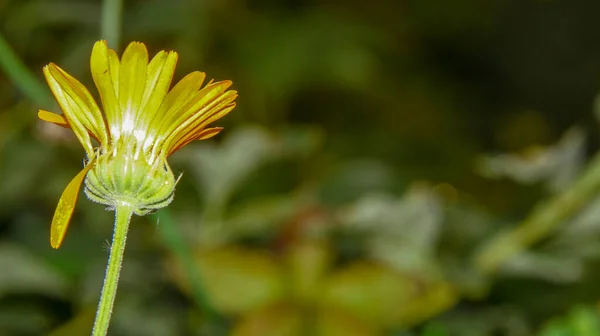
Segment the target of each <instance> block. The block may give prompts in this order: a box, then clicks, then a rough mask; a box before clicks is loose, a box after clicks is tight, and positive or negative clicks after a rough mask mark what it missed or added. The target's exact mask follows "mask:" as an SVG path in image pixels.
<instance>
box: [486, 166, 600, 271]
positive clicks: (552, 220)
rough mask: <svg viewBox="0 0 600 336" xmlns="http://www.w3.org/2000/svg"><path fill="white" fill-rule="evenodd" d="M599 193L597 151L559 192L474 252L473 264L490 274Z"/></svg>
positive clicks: (540, 238) (599, 172) (599, 179)
mask: <svg viewBox="0 0 600 336" xmlns="http://www.w3.org/2000/svg"><path fill="white" fill-rule="evenodd" d="M598 192H600V154H597V155H596V157H595V158H594V159H593V160H592V161H591V162H590V163H589V164H588V166H587V169H586V170H585V171H584V172H583V173H582V174H581V175H580V176H579V178H578V179H577V180H576V181H575V182H574V183H573V185H571V187H570V188H568V189H567V190H565V191H563V192H562V193H560V194H558V195H556V196H553V197H552V198H551V199H549V200H547V201H545V202H543V203H541V204H539V205H538V206H537V207H536V208H535V209H534V210H533V211H532V212H531V213H530V214H529V216H528V217H527V218H525V220H524V221H523V222H521V223H520V224H519V225H518V226H517V227H515V228H513V229H511V230H508V231H503V232H500V233H499V234H498V235H497V236H496V237H493V238H492V239H491V240H489V241H488V242H487V243H486V244H485V245H484V246H483V248H482V249H481V250H479V251H478V253H476V255H475V261H474V262H475V266H476V267H477V269H479V270H480V271H482V272H484V273H487V274H489V273H494V272H496V271H497V270H498V269H499V268H500V267H502V264H503V263H504V262H506V261H508V260H510V258H511V257H513V256H515V255H517V254H518V253H519V252H521V251H522V250H524V249H526V248H527V247H529V246H531V245H533V244H535V243H537V242H539V241H540V240H542V239H544V238H545V237H547V236H548V235H549V234H550V233H552V231H553V230H554V229H555V228H556V227H557V226H559V225H560V224H561V223H563V222H564V221H565V220H567V219H568V218H569V217H571V216H573V215H575V214H577V213H578V212H579V211H581V209H582V208H583V207H584V206H585V205H586V204H587V203H588V202H589V201H590V200H591V199H592V198H594V197H596V196H597V194H598Z"/></svg>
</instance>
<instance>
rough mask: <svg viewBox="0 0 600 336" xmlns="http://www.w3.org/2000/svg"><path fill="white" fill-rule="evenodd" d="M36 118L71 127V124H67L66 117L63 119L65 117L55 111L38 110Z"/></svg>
mask: <svg viewBox="0 0 600 336" xmlns="http://www.w3.org/2000/svg"><path fill="white" fill-rule="evenodd" d="M38 118H40V119H41V120H43V121H47V122H50V123H53V124H55V125H58V126H61V127H65V128H71V126H69V123H68V122H67V119H65V117H63V116H61V115H59V114H56V113H52V112H48V111H44V110H39V111H38Z"/></svg>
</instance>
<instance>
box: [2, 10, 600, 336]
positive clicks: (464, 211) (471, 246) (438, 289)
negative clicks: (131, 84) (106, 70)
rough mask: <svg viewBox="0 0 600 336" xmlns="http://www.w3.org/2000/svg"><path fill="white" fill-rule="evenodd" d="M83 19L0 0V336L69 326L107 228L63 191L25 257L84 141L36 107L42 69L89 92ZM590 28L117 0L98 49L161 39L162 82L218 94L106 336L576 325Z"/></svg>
mask: <svg viewBox="0 0 600 336" xmlns="http://www.w3.org/2000/svg"><path fill="white" fill-rule="evenodd" d="M102 6H103V3H102V2H101V1H96V0H94V1H92V0H52V1H41V0H37V1H36V0H4V1H0V33H1V34H2V36H3V39H4V40H5V41H4V42H3V41H0V42H1V43H0V62H2V71H1V72H0V336H5V335H11V336H12V335H52V336H61V335H86V334H89V331H90V329H91V324H92V321H93V316H94V312H95V308H96V302H97V299H98V296H99V291H100V288H101V284H102V278H103V273H104V267H105V263H106V258H107V244H108V240H109V239H110V237H111V230H112V221H113V217H112V216H113V214H112V213H111V212H107V211H104V209H103V208H102V207H101V206H99V205H97V204H93V203H91V202H89V201H87V200H85V198H84V197H81V199H80V201H79V203H78V205H77V209H76V213H75V215H74V217H73V220H72V222H71V228H70V230H69V232H68V234H67V237H66V240H65V242H64V244H63V246H62V247H61V248H60V249H59V250H52V249H51V248H50V245H49V242H48V236H49V225H50V221H51V218H52V214H53V211H54V208H55V206H56V202H57V200H58V198H59V196H60V194H61V192H62V190H63V188H64V187H65V186H66V184H67V183H68V182H69V181H70V179H71V178H72V177H73V176H75V174H76V173H77V172H78V171H79V170H80V169H81V165H82V160H83V150H82V149H81V147H80V145H79V144H78V143H77V141H76V139H75V137H74V136H73V135H72V134H71V133H70V131H68V130H64V129H61V128H59V127H56V126H54V125H49V124H43V123H41V122H40V121H38V120H37V118H36V111H37V109H39V108H43V109H47V110H51V111H55V112H59V109H58V107H57V104H56V103H55V102H54V100H53V99H52V97H51V96H49V94H50V92H49V90H48V89H47V88H46V87H45V84H44V82H43V75H42V71H41V69H42V66H43V65H45V64H47V63H49V62H54V63H57V64H58V65H60V66H61V67H62V68H64V69H65V70H67V71H68V72H70V73H71V74H73V75H74V76H75V77H77V78H79V79H80V80H81V81H82V82H84V83H85V84H86V85H87V86H88V88H90V91H92V92H93V94H94V95H95V94H96V93H95V89H93V84H92V81H91V76H90V73H89V56H90V52H91V47H92V45H93V43H94V42H95V41H96V40H97V39H99V38H100V37H101V36H100V31H101V28H100V26H101V11H102ZM599 12H600V2H598V1H592V0H568V1H567V0H488V1H480V0H457V1H445V0H430V1H426V0H406V1H397V0H373V1H370V2H366V1H357V2H350V1H339V0H320V1H318V0H312V1H311V0H289V1H274V0H249V1H240V0H237V1H236V0H229V1H216V0H213V1H193V0H137V1H125V2H124V8H123V20H122V42H121V43H120V45H119V49H120V50H122V48H123V47H124V46H125V45H126V44H127V43H128V42H129V41H133V40H137V41H143V42H144V43H146V45H147V46H148V48H149V50H150V52H151V54H154V53H156V52H157V51H158V50H162V49H174V50H176V51H178V52H179V54H180V62H179V65H178V69H177V74H176V78H175V79H176V80H177V79H180V78H181V77H182V76H183V75H185V74H187V73H189V72H191V71H194V70H201V71H204V72H206V73H207V75H208V77H209V78H215V79H216V80H223V79H231V80H233V82H234V89H236V90H238V91H239V94H240V97H239V99H238V107H237V108H236V109H235V110H234V111H233V112H232V113H231V114H229V115H228V116H227V117H226V118H224V119H223V120H220V121H219V122H218V123H217V124H218V125H219V126H225V127H226V129H225V130H224V131H223V132H222V133H221V134H220V135H219V136H217V137H216V138H214V139H211V140H208V141H204V142H197V143H193V144H191V145H189V146H187V147H186V148H185V149H183V150H181V151H179V152H177V153H176V154H175V155H174V156H173V157H172V158H171V163H172V167H173V170H174V171H175V172H178V173H183V175H182V178H181V180H180V182H179V184H178V188H177V192H176V197H175V201H174V202H173V203H172V204H171V206H169V207H168V208H167V209H166V210H161V211H159V212H157V213H155V214H153V215H152V216H147V217H142V218H139V217H136V218H134V221H133V224H132V228H131V232H130V234H129V240H128V246H127V249H126V253H125V261H124V266H123V272H122V278H121V281H120V287H119V292H118V295H117V300H116V306H115V312H114V315H113V323H112V326H111V329H110V332H109V334H110V335H128V336H137V335H140V336H142V335H143V336H161V335H210V336H212V335H215V336H219V335H236V336H254V335H267V336H270V335H273V336H276V335H281V336H287V335H290V336H292V335H323V336H337V335H340V336H341V335H344V336H346V335H358V336H361V335H365V336H368V335H397V336H449V335H458V336H488V335H489V336H495V335H510V336H512V335H515V336H520V335H523V336H525V335H540V336H559V335H560V336H594V335H600V318H599V316H598V307H599V306H598V299H600V287H599V286H598V283H600V268H599V266H600V193H598V192H599V191H600V159H597V158H595V153H596V152H597V150H598V147H599V146H598V138H599V134H600V132H598V129H599V128H598V126H599V124H598V117H600V103H596V94H597V92H598V91H600V20H598V13H599ZM117 21H118V20H117ZM11 50H12V51H11ZM11 53H14V55H15V56H17V59H16V61H17V62H16V63H15V62H14V61H15V60H12V59H11V58H10V56H11ZM21 63H22V64H23V65H24V67H22V68H21V67H20V65H21ZM9 74H10V76H9Z"/></svg>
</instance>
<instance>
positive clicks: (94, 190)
mask: <svg viewBox="0 0 600 336" xmlns="http://www.w3.org/2000/svg"><path fill="white" fill-rule="evenodd" d="M176 63H177V53H175V52H173V51H168V52H167V51H160V52H159V53H158V54H156V56H154V58H152V60H150V61H149V58H148V51H147V49H146V46H145V45H144V44H143V43H139V42H132V43H131V44H129V46H128V47H127V48H126V49H125V52H124V53H123V56H122V58H121V60H119V57H118V56H117V53H116V52H115V51H114V50H112V49H109V48H108V46H107V44H106V42H105V41H99V42H96V44H95V45H94V48H93V50H92V56H91V60H90V66H91V72H92V77H93V79H94V83H95V84H96V87H97V88H98V92H99V94H100V98H101V101H102V107H103V111H104V112H102V111H101V110H100V108H99V106H98V104H97V103H96V101H95V100H94V98H93V97H92V95H91V94H90V92H89V91H88V90H87V89H86V87H85V86H83V84H81V83H80V82H79V81H78V80H77V79H75V78H74V77H72V76H71V75H69V74H68V73H67V72H65V71H64V70H63V69H61V68H59V67H58V66H57V65H55V64H53V63H50V64H49V65H47V66H45V67H44V75H45V77H46V80H47V81H48V85H49V86H50V89H51V90H52V93H53V94H54V96H55V97H56V100H57V101H58V103H59V105H60V107H61V109H62V111H63V115H58V114H54V113H51V112H47V111H43V110H40V111H39V114H38V116H39V118H40V119H42V120H44V121H48V122H51V123H54V124H57V125H59V126H63V127H70V128H71V129H72V130H73V133H75V135H76V136H77V138H78V139H79V141H80V142H81V144H82V145H83V148H84V149H85V151H86V154H87V158H86V160H85V167H84V168H83V170H82V171H81V172H80V173H79V174H78V175H77V176H76V177H75V178H74V179H73V180H72V181H71V182H70V183H69V184H68V185H67V187H66V189H65V191H64V192H63V194H62V196H61V198H60V200H59V202H58V206H57V208H56V212H55V214H54V218H53V219H52V227H51V233H50V244H51V245H52V247H54V248H58V247H59V246H60V244H61V243H62V240H63V238H64V235H65V233H66V230H67V227H68V224H69V221H70V219H71V215H72V214H73V209H74V208H75V202H76V201H77V197H78V194H79V189H80V188H81V184H82V183H83V181H84V180H85V193H86V195H87V196H88V198H90V199H91V200H92V201H95V202H98V203H101V204H105V205H107V206H108V207H109V208H116V207H117V205H127V206H129V207H131V208H133V209H134V213H136V214H138V215H144V214H146V213H148V212H149V211H152V210H156V209H159V208H162V207H164V206H166V205H168V204H169V203H170V202H171V200H172V199H173V192H174V190H175V183H176V181H175V177H174V175H173V172H172V171H171V168H170V167H169V164H168V163H167V157H168V156H169V155H171V154H173V153H174V152H175V151H176V150H178V149H179V148H181V147H183V146H185V145H186V144H188V143H190V142H191V141H193V140H203V139H208V138H210V137H212V136H214V135H216V134H217V133H219V131H221V129H222V128H221V127H214V128H206V126H207V125H208V124H210V123H212V122H214V121H216V120H218V119H219V118H221V117H223V116H224V115H226V114H227V113H228V112H229V111H231V110H232V109H233V108H234V107H235V102H234V100H235V98H236V97H237V92H236V91H232V90H229V91H228V90H227V89H228V88H229V87H230V86H231V84H232V83H231V81H221V82H214V83H213V82H212V81H211V82H209V83H208V84H207V85H206V86H204V87H202V83H203V82H204V80H205V74H204V73H202V72H192V73H190V74H189V75H187V76H185V77H184V78H183V79H182V80H181V81H179V82H178V83H177V84H176V85H175V86H174V87H173V88H172V89H171V90H169V87H170V85H171V80H172V77H173V73H174V71H175V65H176ZM92 139H93V140H92Z"/></svg>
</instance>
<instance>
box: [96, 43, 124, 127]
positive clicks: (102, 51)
mask: <svg viewBox="0 0 600 336" xmlns="http://www.w3.org/2000/svg"><path fill="white" fill-rule="evenodd" d="M119 68H120V63H119V56H117V54H116V52H115V51H114V50H112V49H108V46H107V45H106V41H104V40H101V41H98V42H96V43H95V44H94V48H93V49H92V57H91V58H90V69H91V71H92V78H93V79H94V83H95V84H96V87H97V88H98V93H99V94H100V99H101V100H102V107H103V108H104V114H105V115H106V122H107V124H108V128H109V133H110V134H111V137H113V139H114V138H115V137H116V138H118V136H119V135H118V134H114V133H116V132H115V131H118V130H113V127H114V125H118V121H119V120H120V115H121V107H120V106H119V101H118V99H117V92H118V90H119Z"/></svg>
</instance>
